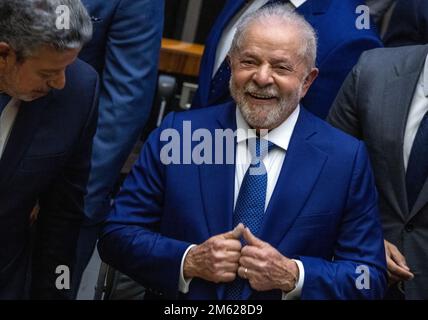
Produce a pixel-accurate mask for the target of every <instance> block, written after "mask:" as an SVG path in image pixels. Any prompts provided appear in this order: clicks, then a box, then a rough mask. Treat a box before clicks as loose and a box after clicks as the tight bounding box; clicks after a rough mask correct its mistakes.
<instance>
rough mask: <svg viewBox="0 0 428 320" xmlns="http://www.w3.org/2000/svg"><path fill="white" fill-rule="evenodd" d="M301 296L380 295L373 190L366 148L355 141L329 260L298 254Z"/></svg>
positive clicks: (382, 270)
mask: <svg viewBox="0 0 428 320" xmlns="http://www.w3.org/2000/svg"><path fill="white" fill-rule="evenodd" d="M298 259H299V260H300V261H301V262H302V263H303V266H304V268H305V282H304V285H303V290H302V296H301V298H302V299H381V298H382V297H383V295H384V291H385V289H386V262H385V251H384V247H383V234H382V228H381V225H380V221H379V212H378V207H377V193H376V188H375V184H374V179H373V174H372V171H371V168H370V164H369V161H368V156H367V152H366V150H365V147H364V145H363V143H362V142H360V143H359V147H358V150H357V152H356V156H355V159H354V168H353V172H352V178H351V181H350V185H349V189H348V196H347V200H346V205H345V208H344V212H343V219H342V224H341V226H340V229H339V232H338V235H337V241H336V243H335V246H334V252H333V259H332V261H329V260H325V259H322V258H315V257H307V256H300V257H298Z"/></svg>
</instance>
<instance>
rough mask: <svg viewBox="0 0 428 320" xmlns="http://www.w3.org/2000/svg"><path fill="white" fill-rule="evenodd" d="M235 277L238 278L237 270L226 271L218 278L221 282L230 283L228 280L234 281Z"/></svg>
mask: <svg viewBox="0 0 428 320" xmlns="http://www.w3.org/2000/svg"><path fill="white" fill-rule="evenodd" d="M235 279H236V271H234V272H225V273H224V274H222V275H221V277H218V278H217V279H216V280H218V281H219V282H224V283H228V282H232V281H234V280H235Z"/></svg>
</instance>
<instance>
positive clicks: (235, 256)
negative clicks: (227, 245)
mask: <svg viewBox="0 0 428 320" xmlns="http://www.w3.org/2000/svg"><path fill="white" fill-rule="evenodd" d="M239 258H241V253H240V252H239V251H227V252H226V254H225V258H224V260H225V261H227V262H233V263H238V262H239Z"/></svg>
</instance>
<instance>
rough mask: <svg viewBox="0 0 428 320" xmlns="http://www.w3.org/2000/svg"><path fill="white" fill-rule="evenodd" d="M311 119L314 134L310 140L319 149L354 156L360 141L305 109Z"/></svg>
mask: <svg viewBox="0 0 428 320" xmlns="http://www.w3.org/2000/svg"><path fill="white" fill-rule="evenodd" d="M305 112H306V113H307V114H308V118H309V119H310V120H311V121H312V124H313V125H314V128H315V129H316V132H317V133H316V134H315V135H314V137H313V139H311V141H312V142H313V143H314V144H315V145H316V146H317V147H318V148H319V149H321V150H323V151H325V152H326V153H328V154H338V155H341V156H346V155H349V156H354V155H355V152H356V151H357V149H358V148H359V147H360V144H361V141H360V140H358V139H357V138H355V137H353V136H351V135H349V134H347V133H345V132H343V131H342V130H340V129H337V128H335V127H333V126H332V125H330V124H329V123H327V122H326V121H324V120H322V119H320V118H318V117H316V116H314V115H312V114H311V113H310V112H308V111H305Z"/></svg>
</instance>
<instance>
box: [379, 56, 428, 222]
mask: <svg viewBox="0 0 428 320" xmlns="http://www.w3.org/2000/svg"><path fill="white" fill-rule="evenodd" d="M426 51H427V50H426V49H424V50H423V54H421V55H420V56H418V58H417V59H412V60H406V61H405V62H403V63H402V64H399V65H396V66H395V72H396V75H397V76H396V77H395V78H393V79H391V80H390V81H389V82H388V83H387V85H386V90H385V93H384V97H383V103H382V105H383V106H385V114H390V117H389V122H388V126H387V127H385V132H386V133H385V134H386V136H387V137H390V138H389V139H388V140H387V141H388V143H386V145H385V153H387V154H390V155H391V159H390V160H389V161H387V163H388V167H389V176H390V179H391V182H392V186H393V189H394V192H395V197H391V199H392V201H394V198H395V199H397V203H396V205H398V206H399V208H400V210H399V212H400V213H401V215H402V218H403V219H405V218H406V217H408V216H409V215H408V207H407V192H406V182H405V181H406V180H405V175H406V172H405V169H404V160H403V142H404V134H405V130H406V122H407V117H408V114H409V110H410V106H411V103H412V100H413V95H414V92H415V88H416V85H417V83H418V79H419V76H420V72H421V70H422V68H423V64H424V62H425V57H426ZM427 191H428V190H427ZM419 205H420V203H419ZM414 209H416V206H415V208H414Z"/></svg>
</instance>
